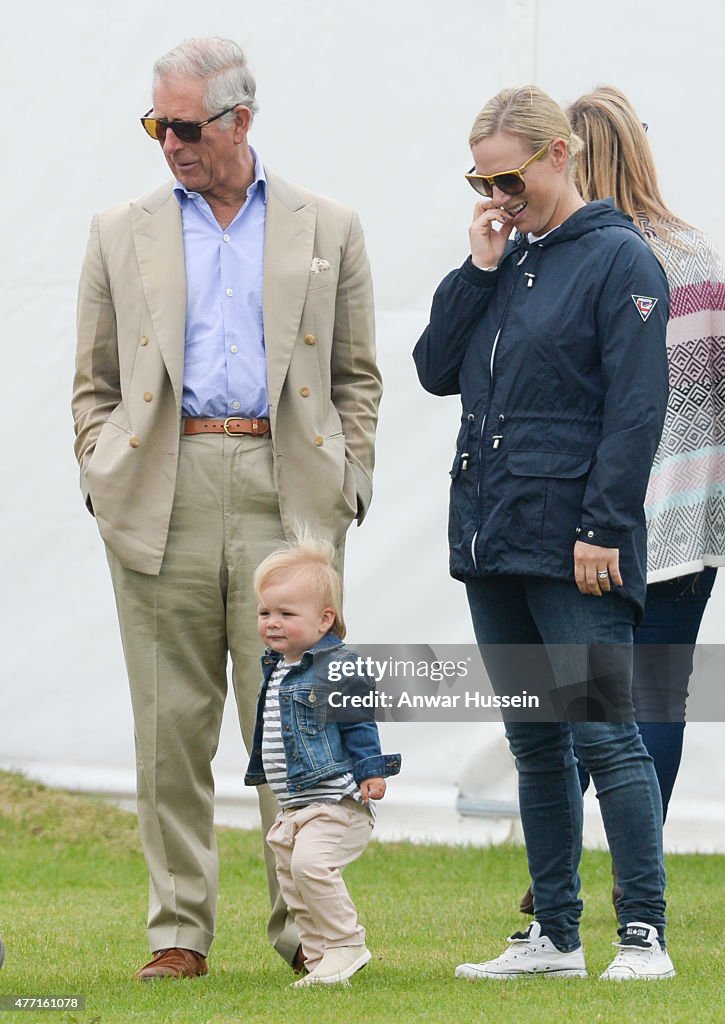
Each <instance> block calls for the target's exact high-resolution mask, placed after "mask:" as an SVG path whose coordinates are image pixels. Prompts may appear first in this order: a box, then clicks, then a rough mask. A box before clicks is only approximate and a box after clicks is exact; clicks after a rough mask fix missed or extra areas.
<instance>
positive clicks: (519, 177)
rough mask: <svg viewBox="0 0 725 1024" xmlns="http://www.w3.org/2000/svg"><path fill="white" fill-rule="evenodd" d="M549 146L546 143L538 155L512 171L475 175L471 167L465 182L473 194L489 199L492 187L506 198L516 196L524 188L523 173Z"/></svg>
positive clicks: (473, 168) (474, 169)
mask: <svg viewBox="0 0 725 1024" xmlns="http://www.w3.org/2000/svg"><path fill="white" fill-rule="evenodd" d="M550 145H551V143H550V142H547V143H546V145H545V146H542V147H541V149H540V150H539V151H538V153H534V155H533V156H530V157H529V159H528V160H527V161H526V163H525V164H521V166H520V167H517V168H516V170H513V171H501V173H500V174H476V173H475V172H476V168H475V167H472V168H471V170H470V171H469V172H468V174H467V175H466V181H467V182H468V184H469V185H470V186H471V188H472V189H473V190H474V191H475V192H478V193H479V194H480V195H482V196H487V197H488V198H489V199H490V198H491V196H492V195H493V187H494V185H495V186H496V188H497V189H498V190H499V192H505V194H506V195H507V196H518V195H520V194H521V193H522V192H523V191H524V189H525V188H526V182H525V181H524V171H525V170H526V168H527V167H528V166H529V164H533V162H534V160H540V159H541V158H542V156H543V155H544V153H546V151H547V150H548V148H549V146H550Z"/></svg>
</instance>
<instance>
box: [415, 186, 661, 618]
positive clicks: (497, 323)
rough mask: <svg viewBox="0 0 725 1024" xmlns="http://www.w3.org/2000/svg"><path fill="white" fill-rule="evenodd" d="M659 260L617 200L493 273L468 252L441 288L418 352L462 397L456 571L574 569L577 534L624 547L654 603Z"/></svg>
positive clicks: (623, 562)
mask: <svg viewBox="0 0 725 1024" xmlns="http://www.w3.org/2000/svg"><path fill="white" fill-rule="evenodd" d="M668 312H669V292H668V287H667V280H666V278H665V275H664V272H663V270H662V268H661V266H660V264H659V263H658V261H657V259H656V258H655V256H654V255H653V254H652V252H651V250H650V248H649V246H648V245H647V243H646V242H645V241H644V239H643V237H642V235H641V234H640V232H639V231H638V230H637V228H635V227H634V225H633V224H632V222H631V220H630V219H629V218H628V217H626V216H625V215H624V214H623V213H621V212H620V211H619V210H617V209H615V208H614V206H613V204H612V202H611V200H602V201H599V202H594V203H589V204H588V205H586V206H584V207H582V208H581V209H580V210H577V212H576V213H574V214H573V215H572V216H570V217H569V218H568V219H567V220H566V221H564V223H563V224H562V225H561V226H560V227H558V228H557V229H556V230H555V231H553V232H552V233H551V234H549V235H548V236H546V237H545V238H543V239H541V240H540V241H538V242H534V243H533V244H529V242H528V240H526V239H524V238H522V237H521V236H520V235H518V234H517V235H516V236H515V238H514V240H513V241H512V242H510V243H509V245H508V246H507V248H506V251H505V253H504V256H503V258H502V260H501V262H500V264H499V266H498V269H497V270H495V271H483V270H479V269H478V268H477V267H474V266H473V264H472V262H471V260H470V257H469V259H468V260H467V261H466V262H465V263H464V264H463V266H462V267H460V269H458V270H454V271H452V272H451V273H450V274H448V276H447V277H446V278H444V280H443V281H442V282H441V284H440V285H439V287H438V289H437V291H436V293H435V296H434V298H433V306H432V309H431V318H430V324H429V325H428V327H427V328H426V330H425V331H424V333H423V335H422V337H421V338H420V340H419V342H418V344H417V346H416V348H415V352H414V358H415V363H416V367H417V370H418V376H419V378H420V382H421V384H422V385H423V387H424V388H425V389H426V390H427V391H430V392H431V393H432V394H434V395H452V394H460V395H461V402H462V406H463V409H462V417H461V426H460V430H459V433H458V440H457V443H456V452H455V457H454V460H453V466H452V469H451V478H452V484H451V500H450V518H449V541H450V568H451V575H453V576H454V577H456V578H458V579H466V578H468V577H475V576H487V575H500V574H514V575H528V576H532V575H533V576H549V577H554V578H558V579H571V580H572V581H573V580H574V560H573V548H574V543H575V541H576V540H577V539H580V540H583V541H585V542H588V543H591V544H599V545H602V546H604V547H616V548H619V559H620V570H621V572H622V577H623V580H624V585H623V587H622V588H621V589H620V591H619V593H621V594H622V595H623V596H624V597H626V598H628V599H630V600H632V601H633V602H634V603H635V604H636V605H638V607H639V609H640V611H641V609H642V607H643V605H644V598H645V593H646V558H647V552H646V527H645V520H644V510H643V502H644V496H645V492H646V489H647V481H648V478H649V474H650V470H651V467H652V462H653V459H654V455H655V451H656V448H657V443H658V441H659V437H660V434H661V432H662V425H663V422H664V415H665V408H666V404H667V394H668V378H667V354H666V349H665V329H666V325H667V318H668Z"/></svg>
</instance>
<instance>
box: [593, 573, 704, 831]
mask: <svg viewBox="0 0 725 1024" xmlns="http://www.w3.org/2000/svg"><path fill="white" fill-rule="evenodd" d="M716 574H717V569H712V568H709V567H708V568H705V569H703V570H702V572H698V573H691V574H690V575H688V576H678V577H677V578H676V579H671V580H664V581H663V582H662V583H650V584H649V586H648V587H647V600H646V603H645V608H644V618H643V619H642V621H641V622H640V624H639V626H638V627H637V629H636V630H635V633H634V675H633V679H632V701H633V703H634V709H635V714H636V718H637V724H638V725H639V731H640V733H641V735H642V739H643V740H644V745H645V747H646V748H647V751H648V753H649V754H650V755H651V757H652V760H653V761H654V766H655V771H656V773H657V781H658V782H659V786H660V794H661V796H662V817H663V820H666V818H667V808H668V807H669V803H670V797H671V796H672V790H673V788H674V785H675V780H676V778H677V772H678V771H679V767H680V760H681V758H682V741H683V738H684V732H685V708H686V704H687V688H688V684H689V682H690V676H691V675H692V659H693V655H694V651H695V644H696V643H697V634H698V632H699V630H700V624H701V623H702V617H703V615H704V614H705V607H706V605H707V602H708V599H709V597H710V594H711V593H712V588H713V584H714V583H715V576H716ZM579 775H580V781H581V784H582V790H585V789H586V788H587V785H588V784H589V778H588V776H587V775H586V773H585V772H584V771H583V770H582V769H581V766H580V770H579Z"/></svg>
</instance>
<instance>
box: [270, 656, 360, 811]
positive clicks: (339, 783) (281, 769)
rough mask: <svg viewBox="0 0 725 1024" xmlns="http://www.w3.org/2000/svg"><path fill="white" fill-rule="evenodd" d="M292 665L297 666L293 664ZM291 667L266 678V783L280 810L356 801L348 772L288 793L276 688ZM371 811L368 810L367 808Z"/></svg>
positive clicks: (356, 793)
mask: <svg viewBox="0 0 725 1024" xmlns="http://www.w3.org/2000/svg"><path fill="white" fill-rule="evenodd" d="M294 664H299V662H295V663H294ZM291 668H292V665H288V664H287V663H286V662H285V661H284V659H282V660H281V661H279V662H278V663H277V666H276V668H275V670H274V672H273V673H272V675H271V676H270V680H269V683H268V684H267V695H266V698H265V702H264V711H263V714H262V722H263V731H262V765H263V767H264V774H265V776H266V778H267V782H268V783H269V786H270V788H271V790H272V792H273V793H274V795H275V796H276V797H277V800H278V802H279V805H280V807H282V808H285V807H304V806H305V805H306V804H311V803H339V801H340V800H342V799H343V797H346V796H347V797H351V798H352V799H353V800H360V799H361V796H360V789H359V787H358V785H357V783H356V782H355V779H354V778H353V776H352V772H345V773H344V774H342V775H336V776H335V777H334V778H331V779H324V781H322V782H318V783H317V784H316V785H314V786H310V788H309V789H305V790H304V791H302V792H300V793H290V792H289V790H288V788H287V759H286V758H285V753H284V742H283V740H282V723H281V720H280V713H279V687H280V683H281V682H282V680H283V679H284V677H285V676H286V675H287V672H288V671H289V669H291ZM371 810H372V807H371Z"/></svg>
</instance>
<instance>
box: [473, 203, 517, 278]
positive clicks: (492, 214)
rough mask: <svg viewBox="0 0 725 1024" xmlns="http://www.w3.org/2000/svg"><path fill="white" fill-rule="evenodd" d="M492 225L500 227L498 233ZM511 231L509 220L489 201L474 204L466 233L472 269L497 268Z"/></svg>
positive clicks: (510, 221) (506, 215) (511, 224)
mask: <svg viewBox="0 0 725 1024" xmlns="http://www.w3.org/2000/svg"><path fill="white" fill-rule="evenodd" d="M494 223H497V224H501V225H502V227H501V229H500V231H497V230H496V229H495V228H494V226H493V225H494ZM512 230H513V221H512V220H511V218H510V217H509V216H508V214H507V213H504V211H503V210H502V209H500V207H498V206H492V205H491V200H490V199H484V200H482V201H481V202H478V203H476V205H475V206H474V208H473V223H472V224H471V227H470V228H469V231H468V237H469V238H470V240H471V258H472V260H473V265H474V267H479V268H480V269H482V270H483V269H484V268H487V267H497V266H498V264H499V261H500V260H501V257H502V256H503V251H504V249H505V248H506V242H507V241H508V238H509V235H510V234H511V232H512Z"/></svg>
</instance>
